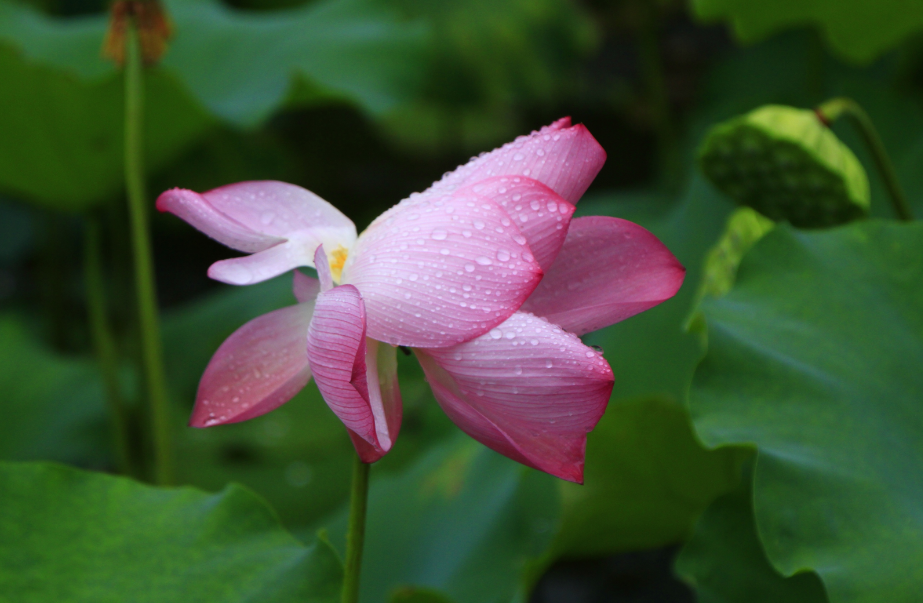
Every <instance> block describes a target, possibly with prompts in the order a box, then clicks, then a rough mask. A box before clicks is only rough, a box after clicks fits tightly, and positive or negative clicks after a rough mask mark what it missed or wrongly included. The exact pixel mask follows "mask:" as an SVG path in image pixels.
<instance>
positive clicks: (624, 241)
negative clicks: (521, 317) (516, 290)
mask: <svg viewBox="0 0 923 603" xmlns="http://www.w3.org/2000/svg"><path fill="white" fill-rule="evenodd" d="M685 274H686V269H685V268H683V266H682V264H680V263H679V261H678V260H677V259H676V257H675V256H674V255H673V254H672V253H670V250H669V249H667V248H666V247H665V246H664V244H663V243H661V242H660V240H658V239H657V237H655V236H654V235H653V234H651V233H650V232H648V231H647V230H645V229H644V228H642V227H640V226H638V225H637V224H634V223H632V222H629V221H627V220H621V219H619V218H610V217H605V216H589V217H585V218H577V219H575V220H573V221H572V222H571V225H570V229H569V230H568V233H567V239H566V240H565V241H564V247H563V248H562V249H561V253H559V254H558V257H557V259H556V260H555V262H554V264H553V265H552V266H551V269H550V270H549V271H548V273H547V274H546V275H545V278H544V279H542V282H541V283H540V284H539V286H538V288H536V290H535V292H534V293H533V294H532V296H531V297H529V299H528V300H526V302H525V303H524V304H523V306H522V309H523V311H526V312H532V313H533V314H536V315H538V316H544V317H545V318H547V319H548V320H549V321H551V322H553V323H555V324H558V325H560V326H562V327H564V328H565V329H567V330H568V331H570V332H572V333H576V334H577V335H582V334H584V333H589V332H590V331H595V330H597V329H601V328H603V327H606V326H609V325H611V324H614V323H617V322H619V321H622V320H625V319H626V318H628V317H630V316H634V315H635V314H637V313H639V312H643V311H644V310H647V309H648V308H651V307H653V306H656V305H657V304H659V303H661V302H663V301H665V300H667V299H670V298H671V297H673V295H674V294H675V293H676V292H677V291H678V290H679V288H680V286H681V285H682V284H683V278H684V277H685Z"/></svg>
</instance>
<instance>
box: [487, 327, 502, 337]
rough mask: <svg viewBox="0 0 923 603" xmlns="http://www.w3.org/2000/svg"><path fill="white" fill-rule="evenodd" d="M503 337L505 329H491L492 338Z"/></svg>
mask: <svg viewBox="0 0 923 603" xmlns="http://www.w3.org/2000/svg"><path fill="white" fill-rule="evenodd" d="M501 337H503V331H501V330H500V329H491V330H490V338H491V339H500V338H501Z"/></svg>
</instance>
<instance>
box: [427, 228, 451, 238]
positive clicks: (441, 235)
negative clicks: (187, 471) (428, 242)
mask: <svg viewBox="0 0 923 603" xmlns="http://www.w3.org/2000/svg"><path fill="white" fill-rule="evenodd" d="M430 236H431V237H433V239H435V240H437V241H444V240H445V238H446V237H448V236H449V233H447V232H446V231H444V230H442V229H436V230H434V231H433V234H431V235H430Z"/></svg>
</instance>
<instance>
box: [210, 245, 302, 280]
mask: <svg viewBox="0 0 923 603" xmlns="http://www.w3.org/2000/svg"><path fill="white" fill-rule="evenodd" d="M305 257H306V255H305V253H304V250H303V248H302V247H301V246H300V245H296V244H294V243H293V242H291V241H289V242H285V243H279V244H278V245H276V246H274V247H270V248H269V249H266V250H264V251H260V252H258V253H254V254H252V255H245V256H243V257H240V258H231V259H229V260H221V261H218V262H215V263H214V264H212V265H211V266H209V268H208V276H209V277H211V278H213V279H215V280H216V281H221V282H222V283H227V284H229V285H252V284H254V283H259V282H262V281H265V280H269V279H271V278H273V277H276V276H279V275H280V274H284V273H286V272H288V271H289V270H292V269H294V268H297V267H298V266H305V265H308V264H307V262H306V261H305V259H304V258H305ZM311 264H313V261H312V262H311Z"/></svg>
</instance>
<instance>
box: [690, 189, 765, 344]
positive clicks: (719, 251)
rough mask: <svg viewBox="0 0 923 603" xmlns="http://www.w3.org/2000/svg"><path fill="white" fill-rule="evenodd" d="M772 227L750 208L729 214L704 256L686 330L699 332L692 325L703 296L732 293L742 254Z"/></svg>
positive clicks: (699, 317) (698, 314) (698, 317)
mask: <svg viewBox="0 0 923 603" xmlns="http://www.w3.org/2000/svg"><path fill="white" fill-rule="evenodd" d="M775 225H776V224H775V222H773V221H772V220H769V219H768V218H765V217H763V216H762V215H761V214H760V213H758V212H756V211H754V210H752V209H750V208H749V207H741V208H738V209H736V210H735V211H734V213H732V214H731V217H730V218H728V221H727V225H726V226H725V228H724V233H723V234H722V235H721V238H720V239H718V242H717V243H716V244H715V246H714V247H712V248H711V250H709V252H708V254H707V255H706V256H705V269H704V271H703V274H702V280H701V282H700V283H699V289H698V291H696V297H695V302H694V303H693V304H692V308H693V310H692V314H691V315H690V317H689V319H688V320H687V321H686V328H687V330H698V329H696V328H695V325H697V324H698V323H700V322H701V313H700V312H699V304H701V303H702V300H703V299H704V298H706V297H716V298H717V297H721V296H723V295H724V294H726V293H727V292H728V291H730V290H731V287H733V286H734V281H735V280H736V278H737V268H738V266H740V261H741V260H742V259H743V257H744V255H745V254H746V253H747V252H748V251H750V248H751V247H753V246H754V245H756V243H757V241H759V240H760V239H762V238H763V235H765V234H766V233H767V232H769V231H770V230H772V229H773V227H775Z"/></svg>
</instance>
